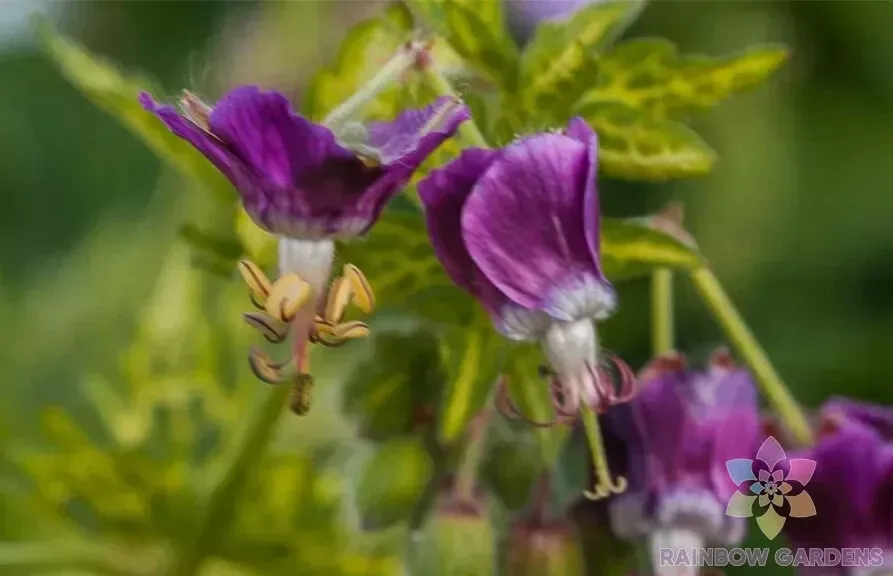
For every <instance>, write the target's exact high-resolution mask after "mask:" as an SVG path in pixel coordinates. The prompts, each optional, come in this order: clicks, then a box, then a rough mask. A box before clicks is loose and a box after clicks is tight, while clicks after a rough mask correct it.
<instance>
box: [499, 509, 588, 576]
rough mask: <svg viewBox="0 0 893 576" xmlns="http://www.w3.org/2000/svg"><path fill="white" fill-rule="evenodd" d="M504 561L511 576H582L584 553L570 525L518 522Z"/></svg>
mask: <svg viewBox="0 0 893 576" xmlns="http://www.w3.org/2000/svg"><path fill="white" fill-rule="evenodd" d="M506 554H507V557H506V574H511V576H528V575H529V576H583V575H584V574H585V573H586V567H585V563H584V560H583V552H582V550H581V548H580V544H579V542H578V540H577V537H576V534H575V532H574V530H573V528H572V526H571V525H570V523H569V522H566V521H561V520H556V521H553V522H537V521H534V522H531V521H529V520H525V521H521V522H518V523H516V524H515V525H514V527H513V528H512V532H511V535H510V536H509V544H508V550H507V553H506Z"/></svg>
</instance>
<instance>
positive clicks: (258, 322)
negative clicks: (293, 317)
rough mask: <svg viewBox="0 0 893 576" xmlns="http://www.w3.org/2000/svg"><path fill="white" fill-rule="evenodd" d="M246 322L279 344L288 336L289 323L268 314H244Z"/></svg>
mask: <svg viewBox="0 0 893 576" xmlns="http://www.w3.org/2000/svg"><path fill="white" fill-rule="evenodd" d="M242 316H243V317H244V318H245V322H247V323H248V325H249V326H251V327H252V328H255V329H256V330H257V331H258V332H260V333H261V334H263V336H264V338H266V339H267V340H269V341H270V342H273V343H274V344H278V343H280V342H283V341H284V340H285V339H286V338H287V337H288V324H285V323H284V322H280V321H279V320H277V319H275V318H273V317H271V316H267V315H266V314H248V313H246V314H243V315H242Z"/></svg>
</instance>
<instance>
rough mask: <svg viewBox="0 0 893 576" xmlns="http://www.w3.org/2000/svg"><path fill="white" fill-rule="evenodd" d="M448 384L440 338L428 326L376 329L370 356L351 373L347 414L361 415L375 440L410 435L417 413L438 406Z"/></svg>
mask: <svg viewBox="0 0 893 576" xmlns="http://www.w3.org/2000/svg"><path fill="white" fill-rule="evenodd" d="M442 389H443V373H442V370H441V365H440V356H439V350H438V347H437V340H436V339H435V338H434V336H433V335H432V334H431V333H429V332H425V331H421V330H416V331H412V332H405V333H397V332H391V333H384V334H376V335H375V338H374V347H373V351H372V355H371V358H370V359H369V360H367V361H365V362H361V363H360V364H359V365H358V366H357V367H356V368H355V369H354V370H353V372H352V374H351V375H350V376H349V377H348V379H347V382H346V383H345V387H344V391H343V393H342V398H343V399H344V400H343V402H344V410H345V412H346V413H348V414H351V415H355V416H357V417H358V418H359V428H360V430H359V432H360V434H361V435H362V436H364V437H365V438H368V439H370V440H383V439H387V438H391V437H393V436H398V435H403V434H408V433H410V432H412V431H413V429H414V428H415V427H416V424H417V423H418V416H420V415H421V414H424V413H426V412H427V410H428V409H430V411H431V413H432V414H433V413H434V410H435V408H434V405H435V403H436V401H437V398H438V397H439V395H440V393H441V390H442Z"/></svg>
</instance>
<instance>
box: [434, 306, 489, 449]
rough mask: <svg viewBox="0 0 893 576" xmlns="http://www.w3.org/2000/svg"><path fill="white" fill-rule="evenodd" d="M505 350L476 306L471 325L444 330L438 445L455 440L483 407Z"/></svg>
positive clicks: (487, 319)
mask: <svg viewBox="0 0 893 576" xmlns="http://www.w3.org/2000/svg"><path fill="white" fill-rule="evenodd" d="M505 347H506V343H505V339H504V338H502V336H500V335H499V334H498V333H497V332H496V330H494V329H493V326H492V325H491V323H490V319H489V317H488V316H487V314H486V313H485V312H484V311H483V310H482V309H480V308H479V307H476V308H475V315H474V317H473V319H472V322H471V323H469V324H468V325H465V326H450V327H448V328H447V329H446V330H445V332H444V335H443V337H442V339H441V348H440V350H441V357H442V359H443V365H444V366H445V368H446V388H445V390H444V395H443V399H442V401H441V403H440V414H439V418H438V436H439V438H440V440H441V441H442V442H444V443H446V444H449V443H451V442H453V441H455V440H456V439H457V438H458V437H459V436H460V435H461V434H462V433H463V432H464V431H465V428H466V426H467V425H468V423H469V422H471V419H472V418H474V416H475V415H476V414H477V413H478V412H480V410H481V409H482V408H483V407H484V404H485V403H486V401H487V398H489V397H490V392H491V390H492V389H493V386H494V385H495V384H496V379H497V377H498V376H499V373H500V370H502V367H503V366H502V365H503V363H504V362H505Z"/></svg>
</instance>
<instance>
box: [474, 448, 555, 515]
mask: <svg viewBox="0 0 893 576" xmlns="http://www.w3.org/2000/svg"><path fill="white" fill-rule="evenodd" d="M527 439H528V440H529V437H528V438H527ZM522 440H523V438H518V437H516V435H514V434H513V435H512V438H511V440H510V441H500V442H497V443H495V444H494V446H493V447H492V448H491V449H490V450H489V451H488V453H487V458H486V460H485V461H484V463H483V468H482V470H481V477H482V479H483V480H484V481H485V482H486V484H487V485H488V486H489V487H490V489H491V490H492V491H493V494H494V495H495V496H496V497H497V498H499V500H500V502H502V504H503V505H504V506H505V507H506V508H508V509H509V510H518V509H520V508H522V507H524V506H525V505H526V504H527V502H528V498H529V496H530V490H531V488H532V487H533V483H534V482H535V481H536V479H537V477H538V476H539V475H540V473H541V472H542V470H543V464H542V458H541V456H540V453H539V451H537V450H536V449H535V448H534V447H533V446H531V445H530V444H529V443H526V442H523V441H522Z"/></svg>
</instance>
